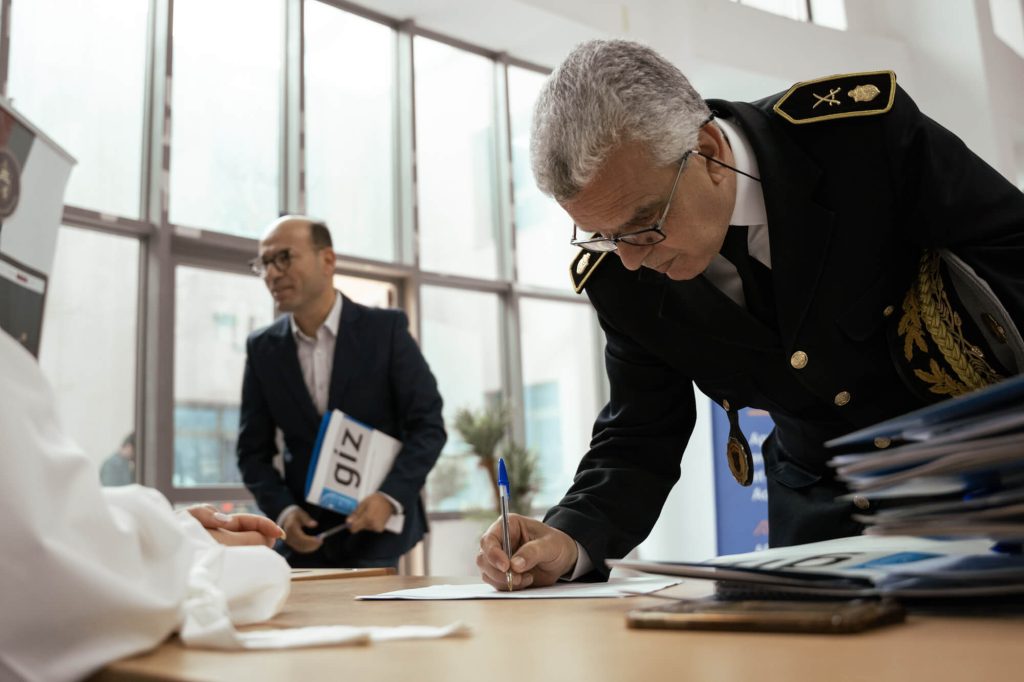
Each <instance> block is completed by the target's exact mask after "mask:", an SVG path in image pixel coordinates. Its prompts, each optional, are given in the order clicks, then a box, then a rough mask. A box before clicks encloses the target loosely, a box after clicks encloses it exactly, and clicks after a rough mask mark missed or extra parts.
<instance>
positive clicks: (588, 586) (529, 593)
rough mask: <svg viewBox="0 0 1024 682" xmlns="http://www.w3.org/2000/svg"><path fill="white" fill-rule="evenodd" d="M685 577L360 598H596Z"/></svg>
mask: <svg viewBox="0 0 1024 682" xmlns="http://www.w3.org/2000/svg"><path fill="white" fill-rule="evenodd" d="M680 582H682V580H680V579H678V578H666V577H662V576H656V577H642V578H612V579H611V580H609V581H608V582H606V583H555V584H554V585H550V586H548V587H536V588H531V589H527V590H517V591H515V592H499V591H498V590H496V589H494V588H493V587H491V586H490V585H487V584H485V583H472V584H469V585H431V586H430V587H417V588H413V589H410V590H395V591H394V592H383V593H381V594H366V595H362V596H359V597H356V599H365V600H377V601H384V600H388V599H422V600H438V601H440V600H447V599H592V598H595V597H629V596H633V594H634V593H637V592H642V593H644V594H650V593H651V592H657V591H658V590H663V589H665V588H666V587H671V586H672V585H675V584H676V583H680Z"/></svg>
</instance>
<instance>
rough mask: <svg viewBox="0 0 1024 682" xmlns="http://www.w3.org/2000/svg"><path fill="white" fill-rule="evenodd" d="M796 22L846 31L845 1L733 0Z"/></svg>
mask: <svg viewBox="0 0 1024 682" xmlns="http://www.w3.org/2000/svg"><path fill="white" fill-rule="evenodd" d="M733 2H737V3H739V4H741V5H747V6H748V7H753V8H755V9H759V10H763V11H765V12H771V13H772V14H778V15H780V16H783V17H788V18H790V19H796V20H797V21H811V22H813V23H815V24H818V25H819V26H828V27H829V28H835V29H839V30H843V31H845V30H846V0H733Z"/></svg>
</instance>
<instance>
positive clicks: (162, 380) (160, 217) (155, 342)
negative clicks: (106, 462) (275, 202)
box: [138, 0, 175, 496]
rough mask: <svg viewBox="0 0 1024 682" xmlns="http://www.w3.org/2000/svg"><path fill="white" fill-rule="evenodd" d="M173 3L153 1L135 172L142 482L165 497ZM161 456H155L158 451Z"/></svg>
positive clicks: (168, 485) (170, 425) (169, 461)
mask: <svg viewBox="0 0 1024 682" xmlns="http://www.w3.org/2000/svg"><path fill="white" fill-rule="evenodd" d="M173 16H174V0H152V4H151V5H150V22H149V23H150V28H149V34H150V40H149V51H148V56H147V62H148V69H147V74H146V78H147V82H146V93H147V97H146V105H145V125H144V131H145V135H146V139H145V144H144V145H143V160H144V165H143V169H142V171H143V172H142V197H141V209H142V217H143V219H144V220H146V221H148V222H149V223H151V224H152V225H154V226H155V227H156V229H155V230H154V231H153V233H152V235H151V236H150V238H149V239H148V240H147V244H146V248H145V249H144V252H145V256H144V262H143V263H141V265H140V273H141V274H142V275H143V276H144V277H145V279H144V280H142V281H141V282H140V285H141V291H140V295H139V300H140V307H139V309H140V318H139V319H140V320H141V321H142V325H141V326H142V330H141V333H140V337H139V338H140V348H139V363H138V366H139V367H140V368H141V372H140V375H141V377H140V381H139V385H140V386H141V391H140V394H139V396H140V400H139V402H140V405H139V408H138V409H139V414H140V419H139V423H140V425H141V427H140V429H139V430H140V431H141V434H142V439H141V442H142V443H143V448H142V458H141V464H142V472H141V474H142V482H143V483H145V484H146V485H150V486H153V487H156V488H157V489H158V490H160V491H161V492H162V493H164V494H165V495H168V496H169V495H170V493H171V489H172V480H173V471H174V457H173V454H172V453H173V452H174V309H175V300H174V296H175V292H174V262H173V254H172V250H171V237H172V235H171V230H170V228H169V223H168V184H169V176H168V171H169V168H170V154H171V146H170V145H171V87H172V67H171V64H172V44H171V43H172V25H173ZM161 454H162V455H163V456H158V455H161Z"/></svg>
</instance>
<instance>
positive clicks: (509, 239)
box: [494, 55, 517, 282]
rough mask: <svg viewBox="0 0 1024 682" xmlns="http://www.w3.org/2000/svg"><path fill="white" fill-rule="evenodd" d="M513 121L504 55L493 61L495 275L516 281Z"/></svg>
mask: <svg viewBox="0 0 1024 682" xmlns="http://www.w3.org/2000/svg"><path fill="white" fill-rule="evenodd" d="M511 128H512V123H511V117H510V114H509V97H508V65H507V63H506V61H505V55H500V56H499V57H498V59H497V60H495V61H494V148H495V154H494V157H495V177H494V180H495V182H494V186H495V189H496V192H495V202H494V203H495V210H494V214H495V220H494V222H495V229H496V234H495V242H496V245H497V247H498V276H499V277H501V278H503V279H506V280H508V281H510V282H515V281H516V279H517V276H516V257H515V243H516V240H515V227H516V226H515V199H514V196H513V191H512V132H511Z"/></svg>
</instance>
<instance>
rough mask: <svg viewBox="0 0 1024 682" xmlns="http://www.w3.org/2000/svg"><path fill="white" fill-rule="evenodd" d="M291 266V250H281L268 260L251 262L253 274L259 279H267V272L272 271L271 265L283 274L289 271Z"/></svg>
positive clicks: (255, 259)
mask: <svg viewBox="0 0 1024 682" xmlns="http://www.w3.org/2000/svg"><path fill="white" fill-rule="evenodd" d="M291 264H292V251H291V249H281V250H280V251H278V252H277V253H275V254H274V255H273V256H268V257H266V258H253V259H252V260H251V261H249V269H250V270H252V274H254V275H256V276H257V277H266V276H267V271H268V270H270V266H271V265H273V266H274V267H275V268H277V271H278V272H280V273H282V274H283V273H284V272H286V271H287V270H288V266H290V265H291Z"/></svg>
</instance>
